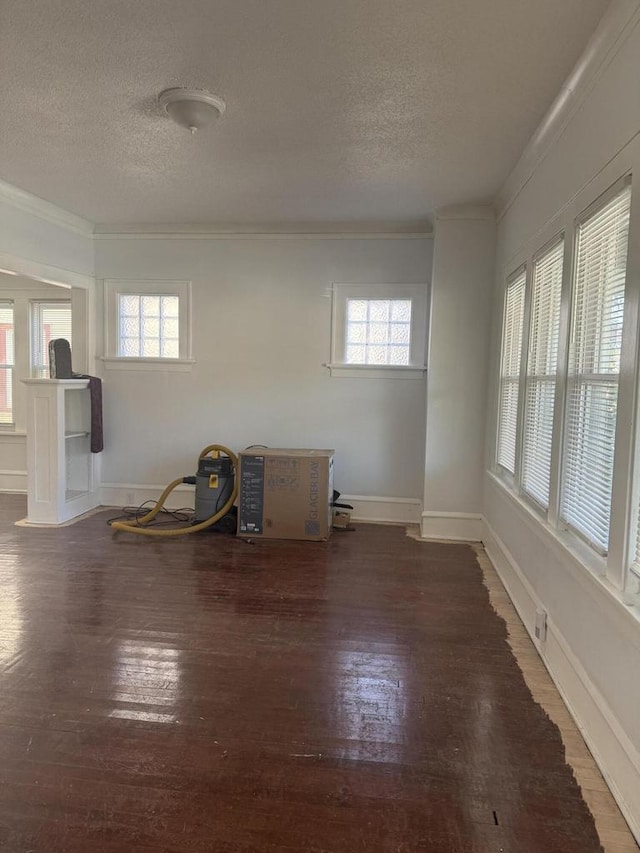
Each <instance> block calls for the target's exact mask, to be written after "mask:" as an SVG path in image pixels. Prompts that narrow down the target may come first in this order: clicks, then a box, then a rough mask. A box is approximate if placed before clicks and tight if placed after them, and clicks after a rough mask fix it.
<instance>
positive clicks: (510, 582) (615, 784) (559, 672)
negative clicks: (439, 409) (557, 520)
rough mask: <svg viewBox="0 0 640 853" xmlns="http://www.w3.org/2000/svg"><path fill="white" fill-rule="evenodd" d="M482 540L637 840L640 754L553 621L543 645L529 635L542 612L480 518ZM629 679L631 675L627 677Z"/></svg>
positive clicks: (511, 559) (639, 830) (508, 555)
mask: <svg viewBox="0 0 640 853" xmlns="http://www.w3.org/2000/svg"><path fill="white" fill-rule="evenodd" d="M483 528H484V533H483V542H484V546H485V549H486V552H487V554H488V556H489V558H490V560H491V562H492V563H493V565H494V566H495V569H496V571H497V573H498V576H499V577H500V580H501V581H502V583H503V585H504V587H505V589H506V590H507V593H508V595H509V597H510V599H511V601H512V602H513V604H514V606H515V608H516V610H517V611H518V615H519V616H520V618H521V619H522V622H523V623H524V626H525V628H526V629H527V631H528V632H529V634H530V635H531V639H532V640H533V642H534V644H535V646H536V648H537V649H538V652H539V653H540V656H541V658H542V660H543V662H544V664H545V666H546V667H547V669H548V671H549V674H550V675H551V678H552V679H553V681H554V682H555V685H556V687H557V688H558V691H559V693H560V695H561V696H562V699H563V701H564V703H565V704H566V706H567V708H568V709H569V711H570V713H571V715H572V717H573V719H574V721H575V723H576V725H577V726H578V728H579V729H580V732H581V733H582V736H583V737H584V739H585V741H586V743H587V746H588V747H589V749H590V751H591V753H592V755H593V757H594V759H595V761H596V763H597V765H598V767H599V768H600V771H601V773H602V775H603V777H604V779H605V781H606V783H607V785H608V786H609V788H610V790H611V793H612V794H613V796H614V798H615V800H616V802H617V803H618V806H619V807H620V811H621V812H622V814H623V815H624V818H625V820H626V821H627V823H628V824H629V827H630V829H631V832H632V833H633V834H634V835H635V837H636V839H638V840H640V753H639V752H638V748H637V747H636V745H635V744H633V743H632V741H631V739H630V738H629V737H628V736H627V734H626V733H625V731H624V729H623V728H622V726H621V724H620V722H619V721H618V720H617V718H616V717H615V716H614V714H613V712H612V710H611V708H610V707H609V705H608V703H607V701H606V700H605V698H604V697H603V696H602V694H601V693H600V691H599V690H598V689H597V687H596V686H595V684H594V683H593V682H592V681H591V679H590V678H589V676H588V674H587V673H586V671H585V669H584V667H583V665H582V664H581V663H580V661H579V660H578V658H577V657H576V655H575V654H574V652H573V651H572V649H571V648H570V647H569V644H568V643H567V641H566V639H565V638H564V636H563V634H562V632H561V631H560V630H559V628H558V626H557V625H556V624H555V623H554V622H553V620H550V619H548V621H547V638H546V642H544V643H540V642H539V641H538V640H537V639H536V637H535V635H534V633H533V625H534V615H535V611H536V609H545V608H544V605H543V602H541V601H540V599H539V598H538V596H537V595H536V593H535V591H534V590H533V588H532V587H531V585H530V584H529V582H528V581H527V579H526V577H525V575H524V574H523V572H522V570H521V569H520V567H519V566H518V564H517V563H516V561H515V559H514V557H513V555H512V554H511V553H510V552H509V550H508V549H507V548H506V546H505V545H504V543H503V542H502V541H501V539H500V538H499V537H498V535H497V534H496V532H495V531H494V530H493V529H492V528H491V526H490V525H489V524H488V522H487V521H486V519H483ZM630 677H631V674H630Z"/></svg>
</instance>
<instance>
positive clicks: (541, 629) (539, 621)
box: [534, 610, 547, 643]
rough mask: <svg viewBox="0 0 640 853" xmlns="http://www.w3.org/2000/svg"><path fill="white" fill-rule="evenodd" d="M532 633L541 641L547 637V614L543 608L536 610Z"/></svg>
mask: <svg viewBox="0 0 640 853" xmlns="http://www.w3.org/2000/svg"><path fill="white" fill-rule="evenodd" d="M534 634H535V635H536V639H537V640H539V642H541V643H544V641H545V640H546V639H547V614H546V611H544V610H536V622H535V627H534Z"/></svg>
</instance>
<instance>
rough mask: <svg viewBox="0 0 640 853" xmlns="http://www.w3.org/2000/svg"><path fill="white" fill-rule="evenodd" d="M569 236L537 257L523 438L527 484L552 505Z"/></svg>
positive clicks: (524, 483) (540, 500)
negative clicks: (562, 302) (562, 303)
mask: <svg viewBox="0 0 640 853" xmlns="http://www.w3.org/2000/svg"><path fill="white" fill-rule="evenodd" d="M563 257H564V240H560V241H559V242H558V243H556V245H555V246H552V247H551V248H550V249H548V250H547V251H546V252H544V254H542V255H541V256H540V257H539V258H538V259H537V260H535V262H534V266H533V284H532V290H531V317H530V324H529V353H528V358H527V384H526V397H525V412H524V426H523V443H522V487H523V489H524V491H525V492H526V493H527V494H528V495H530V496H531V497H532V498H533V499H534V500H535V501H537V502H538V503H539V504H540V505H541V506H543V507H545V509H546V508H547V507H548V506H549V479H550V473H551V442H552V437H553V411H554V400H555V393H556V365H557V363H558V331H559V326H560V297H561V294H562V268H563Z"/></svg>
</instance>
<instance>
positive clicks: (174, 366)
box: [100, 356, 196, 373]
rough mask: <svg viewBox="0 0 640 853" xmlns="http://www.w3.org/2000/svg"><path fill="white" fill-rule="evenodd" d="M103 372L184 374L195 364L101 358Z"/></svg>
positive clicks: (179, 360) (177, 360)
mask: <svg viewBox="0 0 640 853" xmlns="http://www.w3.org/2000/svg"><path fill="white" fill-rule="evenodd" d="M100 361H102V362H103V363H104V366H105V370H172V371H178V372H182V373H186V372H188V371H190V370H191V368H192V367H193V365H194V364H195V363H196V362H195V359H193V358H125V357H120V356H102V358H101V359H100Z"/></svg>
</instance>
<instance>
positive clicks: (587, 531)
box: [561, 184, 631, 554]
mask: <svg viewBox="0 0 640 853" xmlns="http://www.w3.org/2000/svg"><path fill="white" fill-rule="evenodd" d="M630 204H631V187H630V185H629V184H627V185H626V186H625V187H624V188H623V189H622V191H620V192H618V193H617V194H616V195H615V197H614V198H612V199H611V200H610V201H608V202H607V203H606V204H605V205H604V206H603V207H601V208H600V209H598V210H597V211H596V212H595V213H592V214H591V215H590V216H589V217H588V218H587V219H585V220H584V221H583V222H581V223H580V224H579V225H578V228H577V232H576V254H575V270H574V280H573V294H572V306H571V343H570V350H569V375H568V380H567V404H566V405H567V409H566V424H565V447H564V459H563V470H562V480H563V488H562V503H561V518H562V520H563V521H564V522H565V523H566V524H568V525H569V527H571V528H572V529H573V530H575V531H576V532H577V533H579V534H581V535H582V536H583V537H584V538H585V539H586V540H587V541H588V542H589V543H590V544H591V545H592V546H593V547H594V548H596V550H598V551H599V552H600V553H602V554H606V552H607V549H608V541H609V520H610V514H611V488H612V483H613V460H614V443H615V430H616V414H617V398H618V379H619V373H620V348H621V343H622V321H623V313H624V292H625V278H626V267H627V244H628V236H629V213H630Z"/></svg>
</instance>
